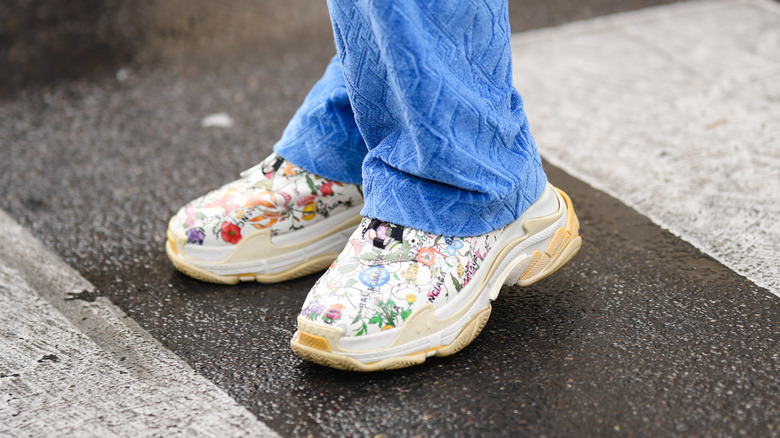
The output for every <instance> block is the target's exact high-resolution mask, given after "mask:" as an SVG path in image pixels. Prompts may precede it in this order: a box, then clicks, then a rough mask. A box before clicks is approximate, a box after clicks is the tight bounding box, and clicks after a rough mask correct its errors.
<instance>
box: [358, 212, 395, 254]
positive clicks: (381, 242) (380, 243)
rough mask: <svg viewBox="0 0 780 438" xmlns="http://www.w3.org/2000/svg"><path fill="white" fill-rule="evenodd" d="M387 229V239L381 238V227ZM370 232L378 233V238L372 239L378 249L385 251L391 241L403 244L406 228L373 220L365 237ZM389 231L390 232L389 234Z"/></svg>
mask: <svg viewBox="0 0 780 438" xmlns="http://www.w3.org/2000/svg"><path fill="white" fill-rule="evenodd" d="M382 226H384V227H385V230H386V231H385V237H384V238H382V237H381V236H379V231H380V227H382ZM368 230H374V231H376V236H374V238H373V239H372V243H373V244H374V246H375V247H376V248H380V249H385V247H386V246H387V244H388V243H390V241H391V240H395V241H397V242H403V241H404V227H403V226H401V225H395V224H391V223H389V222H382V221H380V220H379V219H372V220H371V222H370V223H369V224H368V228H366V231H365V232H364V233H363V235H364V236H365V233H367V232H368ZM387 230H389V231H390V232H389V233H387Z"/></svg>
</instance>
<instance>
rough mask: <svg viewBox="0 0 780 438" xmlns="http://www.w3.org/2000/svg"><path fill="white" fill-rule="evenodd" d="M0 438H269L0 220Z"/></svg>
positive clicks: (71, 273)
mask: <svg viewBox="0 0 780 438" xmlns="http://www.w3.org/2000/svg"><path fill="white" fill-rule="evenodd" d="M0 230H3V239H4V246H3V251H1V252H0V332H1V333H2V334H1V335H0V436H182V435H186V436H276V434H275V433H274V432H273V431H271V430H270V429H269V428H268V427H267V426H265V425H264V424H263V423H261V422H260V421H258V420H257V419H256V418H255V417H254V416H253V415H252V414H251V413H250V412H249V411H247V410H246V409H244V408H243V407H241V406H240V405H238V404H237V403H236V402H235V401H234V400H233V399H231V398H230V397H229V396H228V395H227V394H226V393H224V392H223V391H222V390H220V389H219V388H217V387H216V386H215V385H214V384H213V383H211V382H209V381H208V380H207V379H206V378H204V377H202V376H200V375H198V374H196V373H195V371H194V370H192V368H190V367H189V366H188V365H187V364H185V363H184V362H183V361H182V360H181V359H179V358H178V357H176V356H175V355H174V354H173V353H172V352H170V351H168V350H166V349H165V348H164V347H162V346H161V345H160V344H159V343H158V342H157V341H155V340H154V339H152V337H151V336H149V334H148V333H146V332H145V331H144V330H143V329H141V328H140V327H139V326H138V325H137V324H136V323H135V322H134V321H133V320H132V319H130V318H128V317H127V316H126V315H124V314H123V313H122V311H121V310H119V309H118V308H116V307H115V306H113V305H112V304H111V303H110V302H109V301H108V300H107V299H105V298H102V297H98V298H97V299H96V300H95V301H93V302H87V301H82V300H72V301H65V297H66V294H67V292H81V291H84V290H86V291H93V290H94V287H93V286H92V285H91V284H90V283H89V282H87V280H85V279H84V278H83V277H81V276H80V275H79V274H78V273H77V272H75V271H74V270H73V269H71V268H70V267H69V266H67V265H66V264H65V263H64V262H62V261H61V260H60V259H59V258H57V256H55V255H53V254H52V253H51V252H49V251H48V250H47V249H46V248H45V247H43V245H42V244H41V243H40V242H38V241H37V240H36V239H35V238H34V237H33V236H32V235H30V234H29V233H28V232H27V231H26V230H24V229H23V228H22V227H21V226H19V225H18V224H17V223H15V222H14V221H13V220H12V219H11V218H10V217H8V215H6V214H5V213H4V212H2V211H0Z"/></svg>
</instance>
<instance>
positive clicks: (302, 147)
mask: <svg viewBox="0 0 780 438" xmlns="http://www.w3.org/2000/svg"><path fill="white" fill-rule="evenodd" d="M328 8H329V11H330V15H331V20H332V23H333V31H334V34H335V40H336V48H337V53H338V55H337V56H336V57H335V58H333V60H332V61H331V63H330V65H329V66H328V68H327V70H326V71H325V74H324V76H323V77H322V79H321V80H320V81H319V82H318V83H317V84H316V85H315V86H314V88H313V89H312V90H311V92H310V93H309V95H308V97H307V98H306V100H305V101H304V103H303V105H302V106H301V108H300V109H299V110H298V112H297V113H296V114H295V116H294V117H293V119H292V121H291V122H290V124H289V126H288V127H287V129H286V130H285V132H284V134H283V135H282V138H281V140H280V141H279V142H278V143H277V144H276V145H275V147H274V149H275V150H276V151H277V152H278V153H279V154H280V155H282V156H283V157H285V158H287V159H288V160H290V161H292V162H294V163H296V164H297V165H299V166H301V167H303V168H304V169H306V170H308V171H311V172H313V173H316V174H319V175H321V176H324V177H326V178H331V179H335V180H337V181H343V182H351V183H362V184H363V190H364V193H365V207H364V208H363V211H362V213H363V215H364V216H367V217H371V218H376V219H380V220H383V221H387V222H392V223H395V224H399V225H404V226H409V227H412V228H417V229H421V230H424V231H428V232H432V233H436V234H444V235H452V236H469V235H479V234H484V233H487V232H489V231H492V230H495V229H498V228H500V227H502V226H504V225H506V224H508V223H510V222H512V221H514V220H515V219H517V218H518V217H519V216H520V214H521V213H522V212H523V211H524V210H525V209H526V208H527V207H528V206H529V205H530V204H531V203H533V202H534V201H535V200H536V199H537V198H538V197H539V195H541V193H542V190H543V189H544V186H545V183H546V181H547V178H546V176H545V174H544V171H543V169H542V165H541V160H540V158H539V154H538V152H537V150H536V145H535V143H534V140H533V137H532V136H531V133H530V131H529V127H528V121H527V119H526V116H525V112H524V111H523V102H522V99H521V98H520V95H519V94H518V93H517V91H516V90H515V88H514V87H513V86H512V65H511V50H510V45H509V17H508V12H507V4H506V1H505V0H487V1H481V2H470V1H462V0H445V1H430V2H422V1H412V0H392V1H355V0H329V1H328Z"/></svg>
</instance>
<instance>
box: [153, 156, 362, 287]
mask: <svg viewBox="0 0 780 438" xmlns="http://www.w3.org/2000/svg"><path fill="white" fill-rule="evenodd" d="M362 206H363V194H362V192H361V189H360V186H357V185H355V184H346V183H340V182H336V181H331V180H328V179H325V178H321V177H319V176H317V175H314V174H312V173H309V172H307V171H305V170H303V169H301V168H300V167H298V166H296V165H294V164H292V163H290V162H289V161H287V160H285V159H284V158H282V157H281V156H279V155H277V154H276V153H274V154H271V156H269V157H268V158H266V159H265V160H263V161H262V162H261V163H260V164H258V165H257V166H255V167H253V168H251V169H249V170H247V171H245V172H242V173H241V179H238V180H236V181H233V182H231V183H229V184H227V185H225V186H223V187H221V188H219V189H217V190H214V191H212V192H210V193H208V194H206V195H205V196H202V197H200V198H198V199H195V200H194V201H192V202H190V203H189V204H187V205H185V206H184V207H182V208H181V210H179V212H178V213H176V215H175V216H173V218H172V219H171V221H170V222H169V224H168V242H167V244H166V251H167V253H168V258H170V259H171V261H172V262H173V265H174V266H175V267H176V268H177V269H178V270H180V271H181V272H183V273H185V274H187V275H189V276H190V277H193V278H197V279H199V280H203V281H208V282H212V283H222V284H235V283H238V282H239V281H253V280H256V281H259V282H263V283H273V282H277V281H283V280H288V279H291V278H295V277H300V276H303V275H307V274H311V273H313V272H316V271H319V270H322V269H325V268H327V267H328V265H330V263H331V262H332V261H333V259H335V258H336V255H338V253H339V251H340V250H341V247H342V246H343V245H344V243H345V242H346V241H347V239H348V238H349V235H350V234H351V233H352V231H353V230H354V228H355V226H356V225H357V224H358V223H359V222H360V219H361V216H360V209H361V208H362Z"/></svg>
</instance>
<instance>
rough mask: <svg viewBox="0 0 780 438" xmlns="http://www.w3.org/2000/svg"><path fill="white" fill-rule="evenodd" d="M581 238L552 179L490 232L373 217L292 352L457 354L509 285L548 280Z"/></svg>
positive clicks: (400, 360)
mask: <svg viewBox="0 0 780 438" xmlns="http://www.w3.org/2000/svg"><path fill="white" fill-rule="evenodd" d="M581 241H582V240H581V238H580V237H579V222H578V221H577V217H576V215H575V214H574V210H573V208H572V205H571V200H570V199H569V197H568V196H567V195H566V194H565V193H563V192H562V191H561V190H558V189H556V188H554V187H552V186H551V185H549V184H548V185H547V187H546V188H545V190H544V192H543V194H542V195H541V197H540V198H539V199H538V200H537V201H536V202H534V203H533V204H532V205H531V206H530V207H529V208H528V210H526V211H525V212H524V213H523V214H522V215H521V216H520V218H519V219H518V220H516V221H515V222H513V223H511V224H509V225H507V226H505V227H504V228H502V229H499V230H496V231H492V232H490V233H487V234H483V235H481V236H472V237H447V236H440V235H435V234H431V233H426V232H423V231H419V230H414V229H411V228H405V227H401V226H397V225H393V224H388V223H384V222H380V221H378V220H375V219H368V218H364V219H363V220H362V221H361V223H360V226H358V228H357V229H356V230H355V231H354V233H353V234H352V236H351V237H350V239H349V242H348V243H347V245H346V247H345V248H344V250H343V251H341V253H340V254H339V256H338V258H337V259H336V260H335V261H334V262H333V264H331V266H330V268H329V269H328V271H327V272H326V273H325V274H324V275H323V276H322V277H321V278H320V279H319V281H317V283H316V284H315V285H314V287H313V288H312V290H311V291H310V292H309V294H308V296H307V297H306V301H305V303H304V304H303V310H302V311H301V314H300V315H299V316H298V330H297V331H296V333H295V335H294V336H293V339H292V341H291V345H292V349H293V351H294V352H295V353H296V354H298V355H299V356H301V357H303V358H305V359H308V360H311V361H314V362H317V363H320V364H322V365H327V366H331V367H335V368H341V369H346V370H355V371H378V370H387V369H394V368H401V367H406V366H410V365H415V364H419V363H422V362H424V361H425V360H426V358H427V357H430V356H433V355H436V356H447V355H450V354H453V353H456V352H458V351H460V350H461V349H462V348H464V347H465V346H466V345H468V344H469V343H471V341H473V340H474V338H476V336H477V335H478V334H479V332H480V331H481V330H482V327H483V326H484V325H485V323H486V322H487V319H488V317H489V316H490V310H491V304H490V302H491V301H492V300H494V299H496V297H497V296H498V293H499V290H500V289H501V287H502V286H504V285H511V284H517V285H520V286H526V285H529V284H531V283H534V282H536V281H538V280H541V279H542V278H544V277H546V276H547V275H549V274H551V273H552V272H554V271H556V270H557V269H559V268H560V267H561V266H563V265H564V264H566V263H567V262H568V261H569V260H570V259H571V258H572V257H574V255H575V254H576V253H577V251H578V250H579V248H580V244H581Z"/></svg>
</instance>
